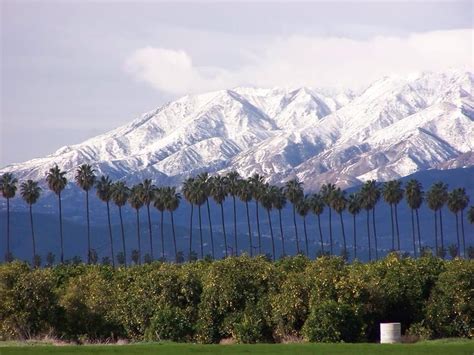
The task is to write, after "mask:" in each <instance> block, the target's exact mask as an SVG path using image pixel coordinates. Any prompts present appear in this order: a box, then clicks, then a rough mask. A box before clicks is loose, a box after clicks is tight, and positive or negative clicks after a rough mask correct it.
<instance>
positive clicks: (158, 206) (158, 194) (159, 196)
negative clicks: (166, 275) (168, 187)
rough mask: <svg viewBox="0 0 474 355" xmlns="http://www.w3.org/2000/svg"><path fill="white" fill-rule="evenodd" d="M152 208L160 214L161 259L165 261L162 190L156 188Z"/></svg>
mask: <svg viewBox="0 0 474 355" xmlns="http://www.w3.org/2000/svg"><path fill="white" fill-rule="evenodd" d="M153 206H155V208H156V209H157V210H158V211H159V212H160V236H161V259H162V260H164V259H165V235H164V230H163V226H164V224H163V222H164V218H163V217H164V216H163V215H164V211H165V209H166V206H165V202H164V188H163V187H158V188H157V189H156V190H155V199H154V201H153Z"/></svg>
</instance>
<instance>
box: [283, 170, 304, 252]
mask: <svg viewBox="0 0 474 355" xmlns="http://www.w3.org/2000/svg"><path fill="white" fill-rule="evenodd" d="M285 196H286V198H287V199H288V201H290V202H291V203H292V204H293V225H294V227H295V237H296V253H297V254H299V253H300V242H299V238H298V227H297V226H296V205H297V204H298V202H300V201H301V200H302V199H303V197H304V192H303V183H302V182H299V181H298V179H292V180H289V181H287V183H286V184H285Z"/></svg>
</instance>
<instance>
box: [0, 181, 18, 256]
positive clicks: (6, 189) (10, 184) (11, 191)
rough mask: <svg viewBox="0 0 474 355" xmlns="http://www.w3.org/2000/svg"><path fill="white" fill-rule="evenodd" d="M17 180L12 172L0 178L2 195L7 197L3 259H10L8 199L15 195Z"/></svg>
mask: <svg viewBox="0 0 474 355" xmlns="http://www.w3.org/2000/svg"><path fill="white" fill-rule="evenodd" d="M17 183H18V180H17V179H16V178H15V177H14V176H13V174H12V173H5V174H3V175H2V178H1V179H0V190H1V191H2V196H3V197H4V198H6V199H7V253H6V255H5V261H9V260H10V259H11V254H10V199H11V198H13V197H15V193H16V189H17V186H16V184H17Z"/></svg>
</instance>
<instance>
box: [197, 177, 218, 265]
mask: <svg viewBox="0 0 474 355" xmlns="http://www.w3.org/2000/svg"><path fill="white" fill-rule="evenodd" d="M209 179H210V176H209V174H208V173H207V172H204V173H201V174H199V175H198V176H197V177H196V180H197V181H198V182H199V183H200V185H201V189H202V194H203V195H204V198H205V201H206V206H207V218H208V220H209V232H210V235H211V251H212V258H213V259H215V255H214V233H213V231H212V221H211V208H210V206H209V195H210V186H209Z"/></svg>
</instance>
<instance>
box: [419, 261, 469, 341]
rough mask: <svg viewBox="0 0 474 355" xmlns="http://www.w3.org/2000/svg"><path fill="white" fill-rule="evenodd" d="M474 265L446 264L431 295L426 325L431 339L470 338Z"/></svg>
mask: <svg viewBox="0 0 474 355" xmlns="http://www.w3.org/2000/svg"><path fill="white" fill-rule="evenodd" d="M473 290H474V263H473V262H472V261H469V260H461V259H455V260H453V261H451V262H446V270H445V271H444V272H443V273H441V274H440V275H439V278H438V280H437V282H436V285H435V287H434V288H433V290H432V292H431V297H430V299H429V302H428V306H427V311H426V322H427V324H428V325H429V327H430V328H431V330H432V331H433V334H434V336H435V337H469V338H472V337H473V336H474V301H473V300H474V298H473V297H474V291H473Z"/></svg>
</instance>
